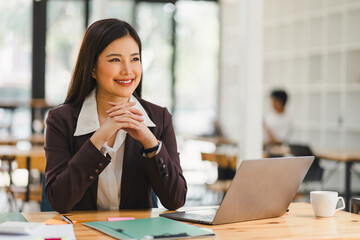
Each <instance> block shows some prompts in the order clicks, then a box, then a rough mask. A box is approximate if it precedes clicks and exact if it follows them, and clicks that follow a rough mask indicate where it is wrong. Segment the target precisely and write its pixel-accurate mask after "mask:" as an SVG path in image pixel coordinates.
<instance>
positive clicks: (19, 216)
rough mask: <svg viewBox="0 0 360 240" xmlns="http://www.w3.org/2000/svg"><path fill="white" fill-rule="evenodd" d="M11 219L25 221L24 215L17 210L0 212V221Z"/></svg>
mask: <svg viewBox="0 0 360 240" xmlns="http://www.w3.org/2000/svg"><path fill="white" fill-rule="evenodd" d="M7 221H12V222H27V220H26V219H25V218H24V216H23V215H22V214H21V213H19V212H6V213H0V223H3V222H7Z"/></svg>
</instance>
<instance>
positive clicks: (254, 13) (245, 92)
mask: <svg viewBox="0 0 360 240" xmlns="http://www.w3.org/2000/svg"><path fill="white" fill-rule="evenodd" d="M220 9H221V43H220V44H221V60H220V61H221V63H220V116H219V118H220V124H221V126H222V128H223V129H224V133H225V135H226V136H228V137H229V138H232V139H234V140H236V141H238V143H239V154H238V159H240V160H242V159H253V158H260V157H261V156H262V91H263V90H262V61H263V58H262V54H263V53H262V52H263V51H262V45H263V43H262V26H263V23H262V18H263V17H262V0H222V1H220Z"/></svg>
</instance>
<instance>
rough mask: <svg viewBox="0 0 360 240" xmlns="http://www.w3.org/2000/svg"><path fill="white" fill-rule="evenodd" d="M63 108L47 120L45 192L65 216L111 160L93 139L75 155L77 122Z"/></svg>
mask: <svg viewBox="0 0 360 240" xmlns="http://www.w3.org/2000/svg"><path fill="white" fill-rule="evenodd" d="M61 108H62V107H59V108H57V109H53V110H51V111H50V112H49V115H48V118H47V120H46V139H45V147H44V148H45V154H46V172H45V174H46V185H45V192H46V196H47V198H48V200H49V203H50V205H51V206H52V207H53V209H54V210H56V211H58V212H60V213H65V212H69V211H70V210H71V209H73V208H74V206H75V205H76V203H78V202H79V201H80V200H81V199H82V197H83V196H84V194H85V191H86V190H87V189H88V188H89V187H90V185H91V184H93V183H94V181H96V180H97V178H98V176H99V175H100V173H101V172H102V171H103V169H104V168H105V167H106V166H107V165H108V164H109V162H110V160H109V159H108V158H107V157H105V156H104V155H103V154H102V153H101V152H100V151H99V150H98V149H97V148H96V147H95V146H94V145H93V144H92V143H91V141H90V140H89V138H88V139H87V140H86V141H85V142H84V144H82V146H81V147H80V149H78V150H77V151H76V153H74V154H73V153H72V152H73V151H74V149H73V147H72V146H73V144H74V136H73V132H74V126H73V125H74V123H73V120H70V119H72V116H71V113H69V112H66V111H64V109H61Z"/></svg>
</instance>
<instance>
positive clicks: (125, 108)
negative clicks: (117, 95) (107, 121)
mask: <svg viewBox="0 0 360 240" xmlns="http://www.w3.org/2000/svg"><path fill="white" fill-rule="evenodd" d="M109 105H111V106H113V107H112V108H110V109H109V110H107V111H106V113H107V114H110V113H113V112H117V111H119V110H123V111H130V112H132V113H134V114H138V115H140V116H142V115H143V114H142V113H141V112H140V111H139V110H138V109H136V108H134V107H133V106H135V105H136V103H135V102H128V103H120V104H118V103H112V102H109Z"/></svg>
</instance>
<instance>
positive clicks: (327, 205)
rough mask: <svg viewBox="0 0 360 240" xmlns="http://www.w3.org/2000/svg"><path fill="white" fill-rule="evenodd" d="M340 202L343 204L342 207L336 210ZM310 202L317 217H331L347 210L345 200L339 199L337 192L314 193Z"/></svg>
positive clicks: (311, 193) (311, 194)
mask: <svg viewBox="0 0 360 240" xmlns="http://www.w3.org/2000/svg"><path fill="white" fill-rule="evenodd" d="M339 200H341V202H342V207H340V208H336V205H337V203H338V201H339ZM310 202H311V205H312V207H313V211H314V214H315V216H316V217H331V216H333V215H334V213H335V212H337V211H339V210H342V209H344V208H345V201H344V198H343V197H339V195H338V193H337V192H331V191H312V192H310Z"/></svg>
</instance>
